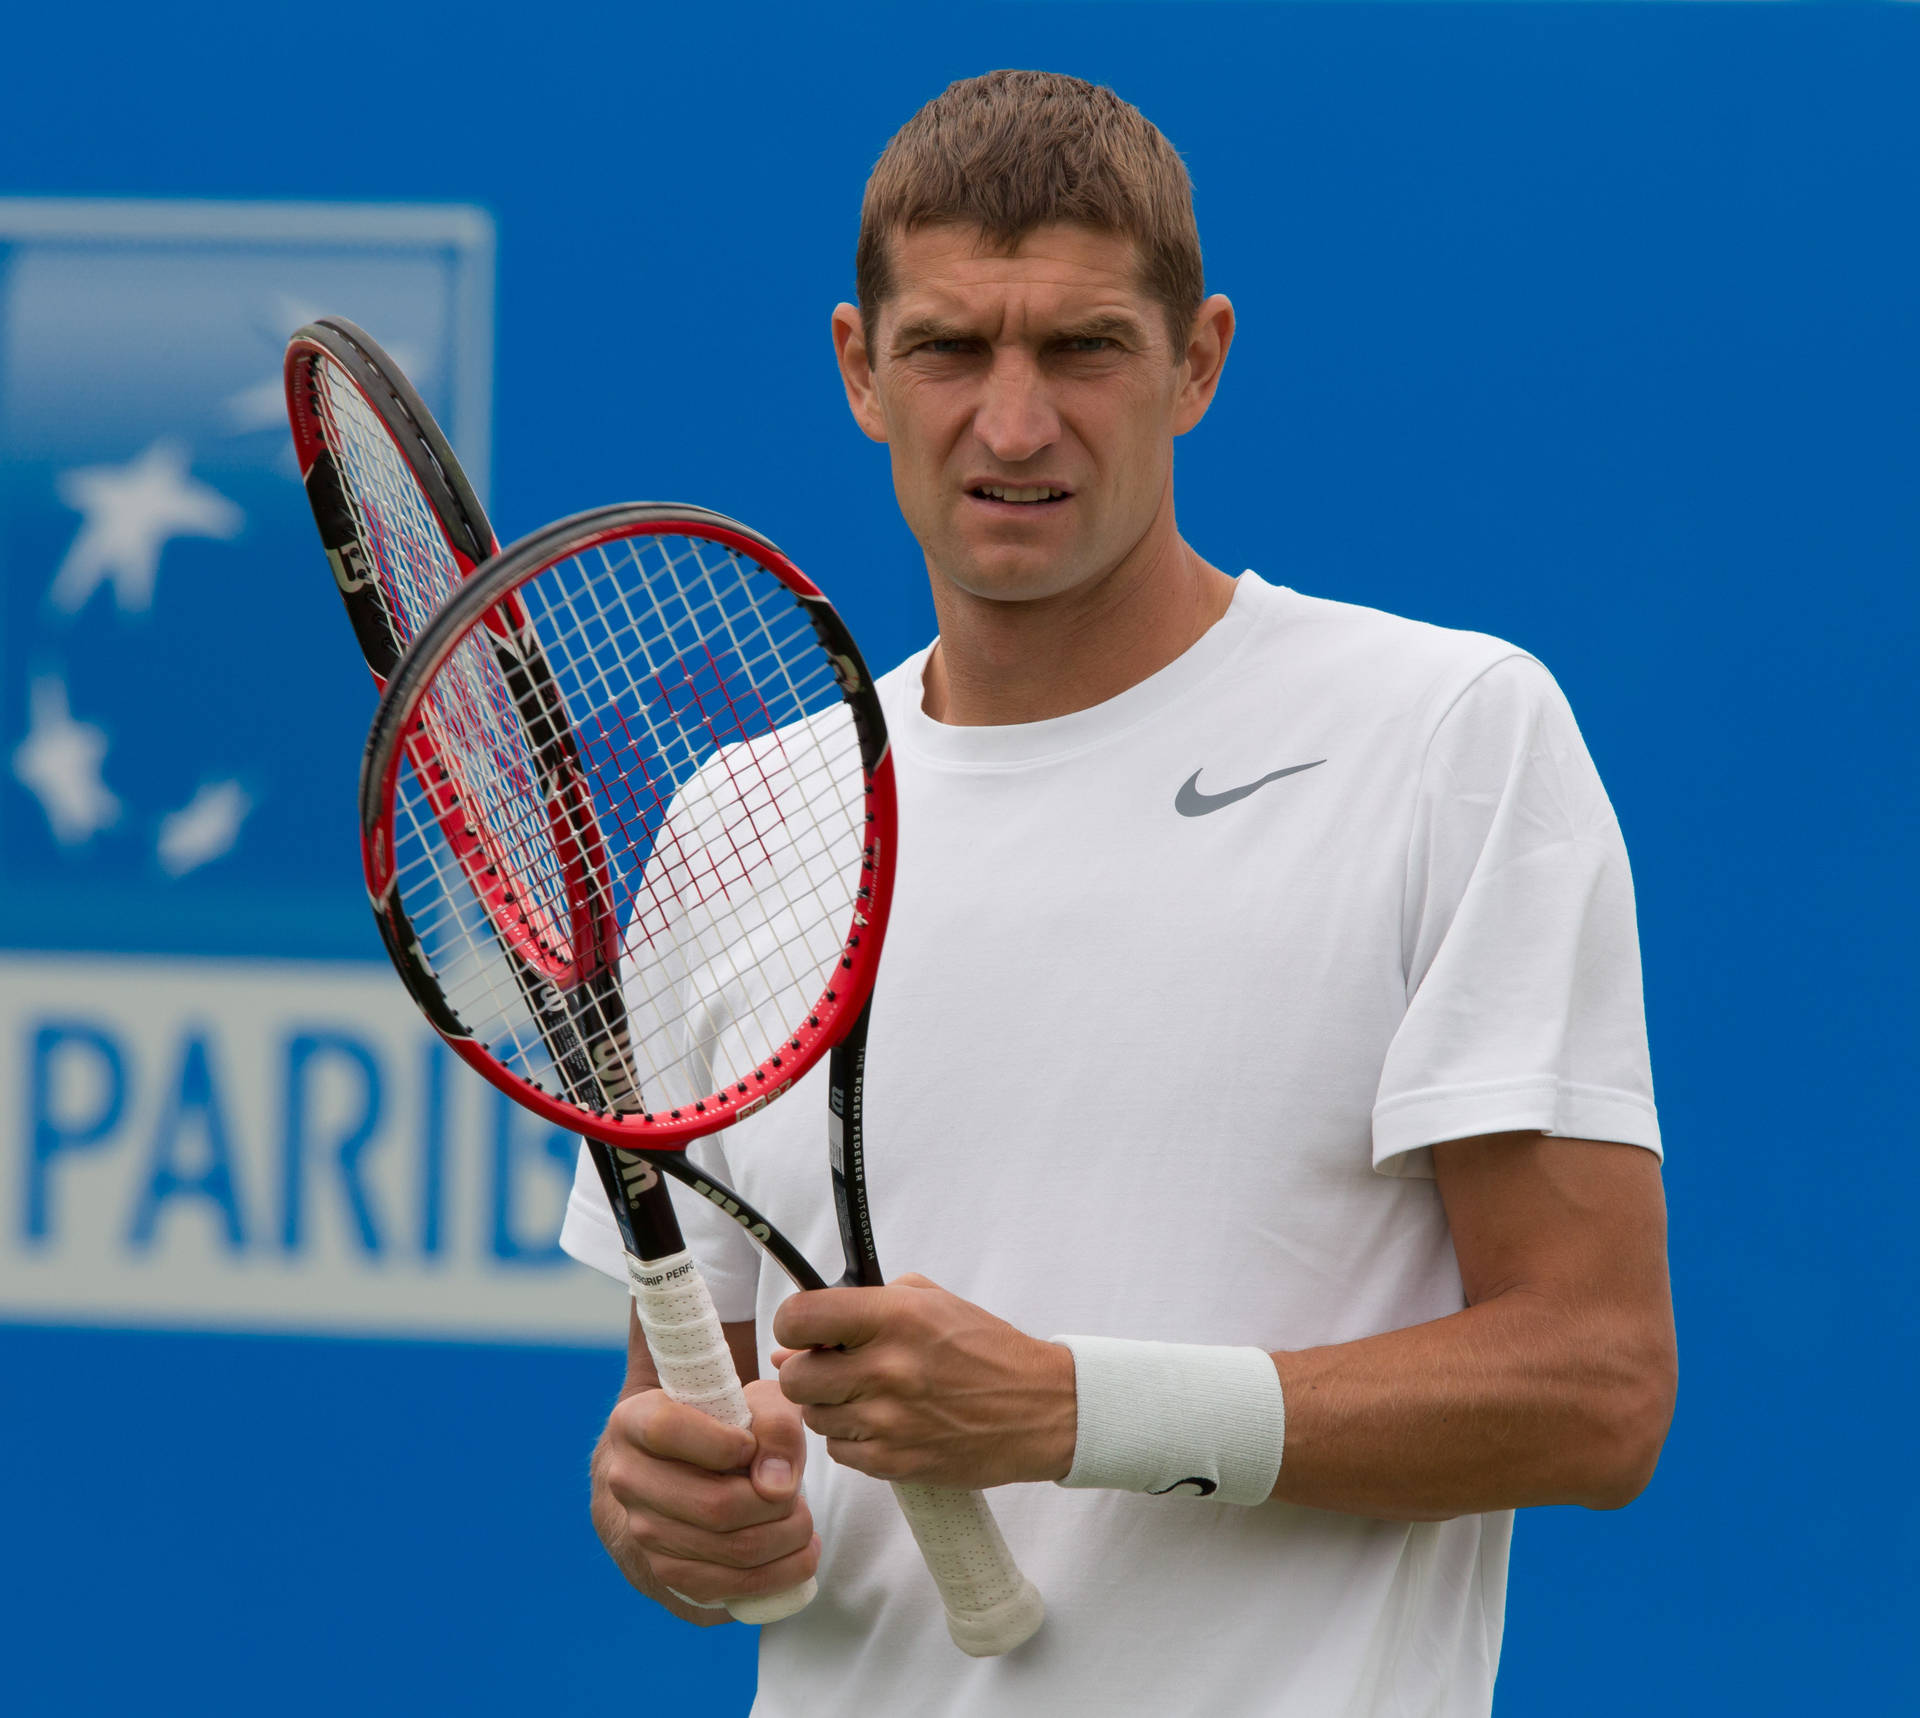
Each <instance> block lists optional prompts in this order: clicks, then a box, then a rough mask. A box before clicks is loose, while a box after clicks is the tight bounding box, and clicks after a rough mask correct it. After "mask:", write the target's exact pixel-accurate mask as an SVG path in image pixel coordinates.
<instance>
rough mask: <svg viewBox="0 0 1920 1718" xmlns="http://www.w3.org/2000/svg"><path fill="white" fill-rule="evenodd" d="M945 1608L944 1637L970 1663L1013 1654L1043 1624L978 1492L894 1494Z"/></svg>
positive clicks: (904, 1488)
mask: <svg viewBox="0 0 1920 1718" xmlns="http://www.w3.org/2000/svg"><path fill="white" fill-rule="evenodd" d="M893 1495H894V1496H895V1497H897V1498H898V1499H899V1500H900V1512H901V1514H903V1515H904V1516H906V1518H907V1525H908V1526H909V1527H911V1528H912V1529H913V1536H914V1538H915V1539H917V1540H918V1541H919V1542H920V1555H921V1556H922V1557H923V1558H925V1559H926V1564H927V1569H928V1571H929V1573H931V1574H932V1576H933V1584H934V1585H935V1586H936V1587H938V1588H939V1589H940V1599H941V1602H942V1603H943V1604H944V1605H945V1606H946V1607H947V1633H948V1634H950V1635H952V1636H953V1644H954V1645H955V1646H957V1647H958V1648H959V1649H960V1650H961V1651H962V1652H964V1653H966V1654H967V1655H968V1656H969V1657H972V1658H997V1657H998V1656H999V1655H1000V1654H1001V1653H1003V1652H1011V1651H1012V1650H1013V1649H1014V1648H1015V1647H1016V1646H1018V1645H1020V1643H1021V1642H1022V1641H1024V1640H1028V1639H1030V1638H1031V1637H1032V1635H1033V1632H1034V1631H1035V1630H1036V1629H1037V1628H1039V1626H1040V1625H1041V1624H1042V1623H1043V1622H1045V1621H1046V1618H1047V1607H1046V1605H1045V1603H1044V1602H1042V1600H1041V1597H1040V1595H1039V1593H1038V1592H1037V1591H1035V1589H1034V1585H1033V1583H1032V1582H1031V1581H1029V1580H1028V1579H1027V1578H1026V1576H1025V1575H1023V1574H1021V1573H1020V1566H1019V1564H1017V1563H1015V1562H1014V1560H1013V1553H1012V1552H1011V1551H1009V1550H1008V1549H1007V1542H1006V1540H1005V1539H1004V1538H1002V1537H1001V1533H1000V1524H999V1522H997V1521H995V1520H994V1518H993V1511H992V1510H991V1509H989V1508H988V1507H987V1500H986V1498H985V1497H983V1496H982V1495H981V1494H980V1493H979V1492H977V1491H955V1490H951V1489H949V1488H948V1487H945V1486H937V1485H900V1484H896V1485H895V1486H894V1488H893Z"/></svg>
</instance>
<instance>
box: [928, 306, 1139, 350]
mask: <svg viewBox="0 0 1920 1718" xmlns="http://www.w3.org/2000/svg"><path fill="white" fill-rule="evenodd" d="M979 337H980V336H979V331H978V330H977V329H973V328H969V327H967V326H966V325H965V324H964V323H961V322H956V321H954V320H952V319H951V318H949V317H945V316H937V315H928V316H916V317H914V318H913V319H912V320H911V321H909V322H902V323H900V324H899V325H898V326H897V327H896V328H895V329H894V330H893V337H892V340H891V342H890V344H891V345H892V347H893V349H894V350H895V351H896V352H900V351H905V350H906V349H907V348H908V347H910V346H918V345H920V344H921V343H922V342H924V341H927V340H975V339H978V338H979ZM1142 337H1143V331H1142V327H1141V323H1140V320H1139V318H1138V317H1135V316H1129V315H1128V314H1127V313H1126V312H1125V311H1120V310H1107V311H1096V312H1094V313H1093V314H1092V315H1090V316H1083V317H1080V318H1077V319H1076V320H1074V321H1072V322H1068V323H1065V324H1063V325H1062V326H1061V327H1059V328H1055V329H1051V330H1049V332H1048V334H1047V338H1048V339H1049V340H1108V339H1122V340H1139V339H1141V338H1142Z"/></svg>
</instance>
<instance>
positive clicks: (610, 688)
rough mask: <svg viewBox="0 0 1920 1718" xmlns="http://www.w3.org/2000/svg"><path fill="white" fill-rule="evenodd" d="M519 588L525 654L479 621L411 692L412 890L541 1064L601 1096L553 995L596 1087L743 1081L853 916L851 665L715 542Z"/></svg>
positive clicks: (497, 1014) (479, 1003)
mask: <svg viewBox="0 0 1920 1718" xmlns="http://www.w3.org/2000/svg"><path fill="white" fill-rule="evenodd" d="M518 595H519V601H518V604H517V605H515V606H516V613H514V614H512V615H507V616H502V615H501V613H500V610H498V609H496V611H495V618H496V619H497V620H506V621H514V622H517V624H518V633H519V637H520V639H521V640H522V641H523V643H524V642H530V643H531V644H532V646H533V648H532V649H530V650H528V651H527V652H526V656H527V658H528V660H529V663H530V664H531V667H530V670H529V672H527V673H516V672H514V657H513V655H512V653H510V652H502V651H500V650H499V649H498V648H496V647H495V646H494V645H493V644H492V642H491V641H490V639H489V635H488V633H487V632H486V630H485V629H484V628H483V627H475V628H474V629H473V630H472V631H470V632H469V633H468V634H467V635H466V637H464V638H463V639H462V640H461V642H460V644H459V645H458V646H457V647H456V649H455V650H454V652H453V653H452V655H451V656H450V657H449V659H448V660H447V662H446V663H445V664H444V665H443V667H442V668H441V669H440V671H439V672H438V674H437V675H436V677H435V680H434V682H433V683H432V685H431V686H430V687H429V688H428V689H427V692H426V694H425V695H424V696H423V697H422V699H421V700H420V703H419V705H418V707H417V710H416V714H415V718H414V725H413V732H414V734H415V735H416V736H417V737H418V740H419V743H418V744H417V745H415V746H410V748H409V750H408V752H407V754H406V758H407V761H406V762H404V763H403V765H402V768H401V771H400V779H399V783H398V787H397V791H396V801H395V824H394V831H395V838H396V861H397V868H396V873H397V883H398V887H399V889H400V892H401V900H402V904H403V905H404V906H405V907H406V909H407V912H408V916H409V918H410V920H411V921H412V923H413V925H414V928H415V931H416V934H417V935H418V936H419V938H420V940H421V943H422V947H423V949H424V950H425V951H426V952H427V954H428V956H429V960H430V963H431V964H432V965H433V966H434V967H435V969H436V970H437V972H438V973H439V976H440V981H441V986H442V989H443V991H444V992H445V993H446V994H447V996H448V1000H449V1002H450V1003H451V1004H452V1005H453V1007H454V1009H455V1011H456V1013H458V1014H459V1015H460V1017H461V1018H462V1020H463V1022H465V1023H466V1025H467V1026H468V1028H469V1030H471V1031H473V1032H474V1033H475V1035H476V1036H477V1037H478V1038H480V1039H481V1040H482V1041H483V1042H484V1043H486V1044H487V1046H488V1048H489V1049H490V1050H491V1051H492V1052H493V1053H494V1054H495V1055H496V1056H498V1057H499V1059H500V1060H501V1061H502V1062H504V1063H505V1064H506V1065H507V1066H508V1067H509V1068H511V1069H512V1070H513V1071H514V1072H516V1073H519V1074H521V1075H522V1077H524V1078H528V1079H531V1080H533V1081H535V1083H537V1084H541V1085H543V1086H547V1087H548V1088H549V1089H552V1088H553V1086H554V1085H555V1083H556V1082H557V1083H558V1084H559V1085H560V1087H561V1090H560V1093H559V1095H561V1096H563V1097H564V1096H572V1097H574V1098H575V1099H576V1101H582V1099H581V1094H580V1093H579V1091H578V1085H579V1081H578V1078H577V1073H576V1075H575V1076H569V1075H567V1073H566V1071H565V1070H563V1069H561V1068H559V1067H558V1066H557V1063H558V1062H559V1061H560V1060H562V1059H563V1058H562V1057H561V1056H560V1055H559V1053H558V1052H557V1050H556V1045H555V1037H556V1033H555V1028H554V1018H553V1007H552V1003H551V996H552V993H554V992H557V993H560V994H563V995H565V996H567V997H568V998H569V999H570V1003H569V1007H568V1011H567V1019H568V1021H569V1022H570V1025H571V1029H572V1032H573V1033H574V1034H575V1035H577V1038H578V1040H579V1043H578V1049H579V1051H580V1052H581V1054H582V1057H583V1058H584V1062H585V1064H586V1065H589V1066H591V1067H593V1068H595V1069H596V1070H597V1071H598V1074H599V1076H600V1077H599V1079H598V1090H597V1091H595V1092H593V1093H590V1094H587V1101H588V1107H595V1108H598V1107H602V1106H604V1107H610V1108H615V1109H620V1108H626V1107H628V1105H630V1104H631V1103H632V1102H633V1101H634V1098H633V1093H632V1090H631V1087H632V1085H634V1084H637V1086H638V1101H639V1102H641V1103H642V1104H643V1105H645V1106H646V1107H648V1108H649V1109H651V1110H661V1111H664V1110H668V1109H670V1108H673V1107H676V1106H679V1105H682V1104H686V1103H695V1104H698V1103H700V1102H701V1101H702V1100H703V1099H706V1098H710V1097H712V1096H713V1095H715V1094H716V1093H718V1092H720V1091H722V1090H723V1089H725V1090H729V1091H732V1092H733V1094H734V1095H735V1096H736V1097H739V1096H743V1095H744V1094H745V1093H746V1092H749V1091H751V1090H752V1089H754V1086H755V1084H756V1083H761V1082H763V1081H764V1076H765V1066H766V1065H768V1064H772V1065H773V1066H775V1067H776V1068H777V1067H778V1065H779V1064H778V1062H777V1061H776V1060H775V1059H776V1058H780V1057H782V1056H783V1052H784V1051H785V1050H786V1049H787V1048H789V1047H791V1045H792V1042H793V1039H794V1037H795V1035H796V1034H797V1033H798V1032H799V1031H800V1030H801V1029H802V1028H803V1027H804V1026H805V1025H806V1023H807V1022H808V1019H809V1017H810V1015H811V1014H812V1013H813V1010H814V1009H815V1007H816V1006H817V1005H818V1004H819V1002H820V1001H821V999H822V998H823V996H825V995H826V994H827V993H828V992H830V991H831V990H832V988H833V983H834V977H835V974H836V972H837V971H838V970H839V967H840V961H841V959H842V956H843V951H844V944H845V943H846V940H847V938H848V936H849V934H850V933H851V932H852V931H853V930H854V928H855V914H856V909H857V907H858V902H859V894H860V877H861V857H862V852H863V849H864V846H865V839H866V837H865V818H866V802H865V781H864V775H863V766H862V760H861V753H860V749H859V739H858V734H857V732H856V730H855V727H854V724H853V721H852V718H851V715H850V713H849V712H848V711H847V709H846V707H845V705H844V702H843V700H842V698H841V694H840V688H839V683H838V678H837V676H836V673H835V668H834V664H833V662H832V660H831V659H830V658H829V656H828V655H827V653H826V651H825V650H824V648H823V647H822V646H821V644H820V642H819V640H818V638H817V636H816V635H815V633H814V630H813V627H812V625H811V623H810V621H809V619H808V617H807V615H806V613H805V612H804V610H803V609H802V608H801V607H800V605H799V604H798V602H797V600H796V599H795V598H794V596H793V595H792V593H791V592H790V591H789V590H788V589H787V588H786V587H785V586H784V585H783V584H782V583H780V581H779V580H777V579H776V578H774V577H773V576H772V575H771V574H770V573H768V572H767V571H766V570H765V569H763V568H761V567H759V566H758V565H757V563H755V562H753V561H752V560H750V559H748V558H746V557H742V556H737V555H735V554H734V553H733V552H732V551H730V550H728V549H727V548H725V547H724V546H723V545H720V544H717V543H714V542H711V541H709V540H707V539H703V538H691V537H663V536H655V535H642V536H635V537H628V538H622V539H618V540H615V541H613V542H611V543H608V544H602V545H600V546H598V547H596V548H593V549H590V550H587V551H584V552H582V553H580V554H577V555H574V556H572V557H569V558H567V559H565V560H562V561H560V562H558V563H556V564H554V565H553V566H550V567H548V568H546V569H544V570H543V571H542V572H541V573H539V574H538V575H537V576H536V577H535V578H533V579H532V580H530V581H529V582H528V583H527V584H525V585H523V586H522V587H521V589H520V592H519V593H518ZM511 601H512V599H509V602H510V603H511ZM503 606H505V605H503ZM536 691H538V692H539V696H535V695H534V693H535V692H536ZM542 698H544V700H545V705H546V707H547V708H549V709H551V710H553V711H555V712H556V713H557V716H558V721H557V722H553V721H548V720H546V719H544V718H543V716H542V714H541V709H542V703H541V700H542ZM555 726H563V727H564V733H563V734H562V735H559V736H557V737H556V736H555V735H553V734H552V733H551V731H550V730H551V729H552V728H553V727H555ZM428 760H431V761H430V762H429V761H428ZM436 766H437V767H438V768H439V769H441V770H443V771H444V780H442V779H440V778H438V777H436V775H435V773H434V772H435V767H436ZM469 830H472V831H473V833H472V834H469V833H468V831H469ZM463 843H465V844H466V845H465V846H464V848H463V845H462V844H463ZM503 942H504V943H505V944H506V945H507V950H508V952H503V951H502V947H501V944H502V943H503ZM529 965H532V966H534V967H537V968H538V969H539V970H540V971H541V972H542V973H543V974H544V975H545V977H546V979H547V980H548V981H549V982H550V984H551V987H552V991H551V992H549V1001H548V1005H547V1006H546V1007H545V1008H544V1009H542V1008H540V1007H536V1006H535V1005H534V1000H533V995H532V993H533V992H535V991H537V990H538V989H539V987H538V986H530V985H529V984H528V983H527V981H526V972H525V969H526V967H527V966H529ZM596 971H597V972H599V973H600V974H601V975H602V976H601V979H600V981H599V983H598V985H597V986H596V982H595V977H594V975H595V973H596ZM608 975H612V976H613V981H614V982H616V983H617V985H618V991H619V992H620V993H624V999H625V1007H624V1008H623V1007H621V1005H620V1000H619V995H618V994H616V993H610V991H609V988H608V982H607V978H608ZM629 1014H630V1016H631V1018H630V1019H629V1018H628V1016H629ZM578 1059H579V1058H576V1060H578Z"/></svg>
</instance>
